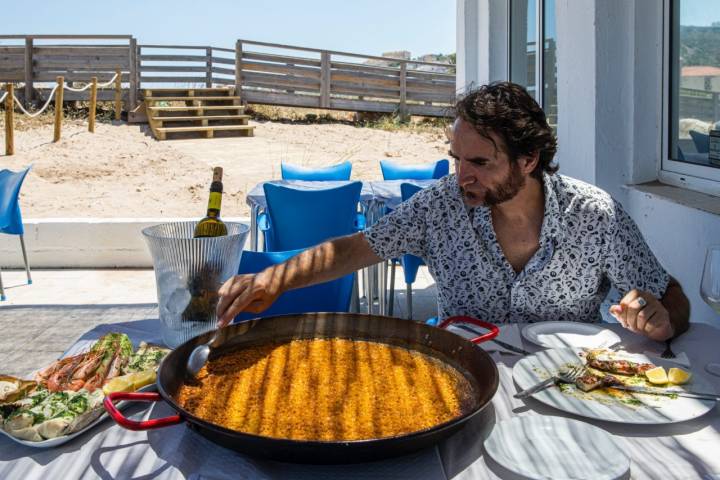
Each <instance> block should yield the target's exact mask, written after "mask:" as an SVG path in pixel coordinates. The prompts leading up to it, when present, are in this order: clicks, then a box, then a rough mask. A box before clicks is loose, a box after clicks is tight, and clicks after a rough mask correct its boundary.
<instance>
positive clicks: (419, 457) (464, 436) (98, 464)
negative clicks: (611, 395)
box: [0, 306, 720, 480]
mask: <svg viewBox="0 0 720 480" xmlns="http://www.w3.org/2000/svg"><path fill="white" fill-rule="evenodd" d="M87 307H88V306H81V307H67V308H63V309H55V313H53V307H27V308H22V309H12V308H8V309H3V310H2V313H3V314H2V315H1V316H0V326H4V327H6V328H7V327H8V326H16V325H22V324H24V323H25V322H26V321H27V318H28V315H31V314H33V310H36V311H37V312H38V313H39V314H38V315H35V316H34V317H31V318H36V319H37V320H35V321H34V324H33V327H32V328H36V329H42V328H54V326H55V325H57V324H58V323H61V324H62V322H64V321H65V322H68V321H67V320H64V319H67V318H73V319H75V320H76V321H77V322H86V323H87V322H90V321H97V318H98V312H102V315H101V317H100V318H101V321H103V322H108V323H105V324H102V325H98V326H97V327H95V328H93V329H92V330H90V331H88V332H87V333H85V334H84V335H82V337H81V340H82V341H86V342H89V341H91V340H92V339H95V338H98V337H99V336H100V335H102V334H103V333H106V332H108V331H125V332H127V333H128V334H129V335H130V337H131V338H132V339H133V341H134V342H138V341H139V340H140V339H145V340H150V341H158V340H159V324H158V320H157V319H156V316H157V311H155V312H154V316H153V315H149V314H148V312H149V310H148V307H147V306H138V307H137V308H136V309H133V308H132V307H127V306H126V307H118V306H98V308H95V309H94V308H87ZM129 318H130V319H137V320H133V321H123V320H124V319H129ZM607 326H608V328H610V329H612V330H614V331H616V332H617V333H618V334H619V335H620V336H621V338H622V339H623V341H624V342H626V348H628V349H629V350H633V351H643V350H647V349H653V350H657V351H660V350H662V347H663V345H661V344H659V343H655V342H651V341H649V340H645V339H643V338H641V337H638V336H635V335H633V334H631V333H628V332H626V331H625V330H624V329H623V328H622V327H621V326H620V325H617V324H609V325H607ZM13 328H17V327H13ZM503 328H512V329H519V328H520V326H518V325H509V326H506V327H503ZM54 336H55V338H56V341H58V342H59V341H66V342H67V343H66V345H68V346H69V345H71V344H72V343H73V340H74V339H73V338H72V336H71V335H68V334H67V333H63V332H62V330H61V329H57V330H55V334H54ZM717 345H720V330H718V329H717V328H714V327H711V326H709V325H705V324H693V325H692V326H691V329H690V331H689V332H688V333H687V334H685V335H683V336H682V337H680V338H679V339H678V340H676V341H675V342H674V343H673V349H675V350H676V351H678V352H679V351H685V352H686V353H687V354H688V356H689V358H690V361H691V362H692V364H693V366H694V367H695V368H698V369H699V370H702V366H703V365H704V364H705V363H706V362H707V361H709V360H710V359H711V358H713V355H715V358H716V357H717V354H716V353H715V352H717V350H716V348H717ZM522 346H523V347H524V348H526V349H528V350H531V351H536V350H538V349H537V348H536V347H534V346H532V345H530V344H527V343H525V344H523V345H522ZM23 348H27V345H23V344H20V343H18V342H16V341H13V340H12V339H10V340H8V339H7V337H5V336H4V337H2V338H0V350H2V351H3V352H6V353H7V352H9V353H10V354H11V355H12V354H13V352H19V351H22V349H23ZM488 348H490V347H488ZM38 353H39V354H42V352H38ZM491 355H492V357H493V358H494V359H495V360H496V362H497V363H498V370H499V372H500V387H499V389H498V392H497V394H496V395H495V397H494V398H493V400H492V403H491V404H490V405H488V407H487V408H486V409H485V410H484V411H483V412H482V413H481V414H480V415H478V416H477V417H476V418H475V419H473V421H471V422H469V423H468V424H467V425H466V426H465V427H464V428H463V429H462V430H461V431H460V432H458V433H457V434H455V435H454V436H452V437H450V438H449V439H447V440H445V441H444V442H442V443H440V444H439V445H437V446H435V447H431V448H428V449H426V450H423V451H420V452H417V453H414V454H411V455H406V456H404V457H399V458H394V459H388V460H384V461H380V462H371V463H364V464H355V465H335V466H332V465H331V466H316V465H294V464H283V463H278V462H271V461H265V460H257V459H253V458H250V457H246V456H243V455H241V454H238V453H235V452H233V451H231V450H226V449H224V448H222V447H220V446H218V445H215V444H214V443H212V442H210V441H209V440H207V439H205V438H204V437H202V436H200V435H198V434H196V433H194V432H193V431H191V430H190V429H188V428H187V427H185V426H184V425H177V426H173V427H169V428H165V429H161V430H155V431H150V432H131V431H129V430H125V429H123V428H122V427H119V426H117V425H114V424H113V423H112V421H111V420H107V421H105V422H103V423H102V424H100V425H99V426H97V427H96V428H95V429H94V430H91V431H89V432H87V433H86V434H85V435H81V436H80V437H78V438H76V439H75V440H73V441H72V442H69V443H67V444H65V445H63V446H61V447H59V448H56V449H51V450H37V449H32V448H28V447H24V446H22V445H19V444H16V443H14V442H12V441H10V440H9V439H6V438H4V437H3V438H0V478H8V479H14V478H22V479H45V478H97V477H101V478H131V477H132V478H162V479H176V478H192V479H201V478H202V479H218V480H219V479H226V478H227V479H229V478H238V477H240V478H263V479H271V478H308V479H324V478H328V479H329V478H353V479H370V478H400V479H402V478H408V479H410V478H412V479H446V478H456V479H459V480H470V479H496V478H513V476H512V474H511V473H510V472H508V471H506V470H505V469H503V468H502V467H500V466H498V465H496V464H495V463H494V462H493V461H492V460H491V459H489V458H486V457H485V455H484V451H483V446H482V444H483V441H484V439H485V438H487V436H488V435H489V433H490V432H491V431H492V428H493V426H494V424H495V423H497V422H499V421H502V420H505V419H508V418H510V417H513V416H515V415H538V414H543V415H555V416H570V415H566V414H564V413H562V412H560V411H558V410H555V409H553V408H550V407H546V406H544V405H542V404H540V403H539V402H537V401H534V400H532V399H529V400H524V401H523V400H516V399H514V398H512V394H513V393H515V392H516V391H517V389H516V387H515V386H514V385H513V381H512V366H513V365H514V364H515V362H516V361H517V360H518V359H519V358H520V357H518V356H510V355H501V354H499V353H497V352H495V353H491ZM43 365H44V363H38V364H35V365H34V368H38V367H41V366H43ZM28 373H29V372H28ZM712 381H713V382H714V385H715V387H716V389H720V379H718V378H716V377H713V378H712ZM169 410H170V409H169V408H168V407H167V406H165V405H163V404H155V405H153V406H152V407H149V408H148V407H146V406H143V405H141V404H139V405H137V406H131V407H130V408H128V409H127V410H126V413H127V414H128V415H130V416H131V417H132V418H135V419H147V418H151V417H153V418H157V417H160V416H165V415H167V414H169V413H171V412H170V411H169ZM583 421H588V423H592V424H594V425H596V426H599V427H600V428H603V429H605V430H607V431H608V432H610V433H612V434H613V435H615V436H616V437H617V438H618V441H619V442H620V443H621V447H622V448H623V449H624V450H625V451H626V452H628V454H629V455H630V456H631V458H632V467H631V477H632V478H637V479H645V478H648V479H658V478H662V479H670V478H707V479H710V478H716V477H713V475H715V476H717V475H718V474H720V456H719V455H717V452H718V447H719V446H720V408H719V407H717V406H716V407H715V408H714V409H713V410H711V411H710V412H709V413H707V414H706V415H704V416H702V417H700V418H698V419H695V420H692V421H689V422H683V423H680V424H677V425H667V426H660V425H658V426H647V427H639V426H622V425H613V424H609V423H604V422H600V421H589V420H583ZM518 448H522V446H521V445H518Z"/></svg>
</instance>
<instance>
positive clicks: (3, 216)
mask: <svg viewBox="0 0 720 480" xmlns="http://www.w3.org/2000/svg"><path fill="white" fill-rule="evenodd" d="M29 171H30V167H27V168H26V169H25V170H22V171H20V172H12V171H10V170H0V233H7V234H10V235H19V236H20V248H22V255H23V260H24V261H25V273H27V279H28V284H31V283H32V278H31V277H30V266H29V264H28V259H27V251H26V250H25V239H24V237H23V235H24V234H25V229H24V228H23V223H22V214H21V213H20V204H19V203H18V196H19V195H20V187H21V186H22V183H23V181H24V180H25V176H27V174H28V172H29ZM5 298H6V297H5V290H4V289H3V284H2V275H0V301H2V300H5Z"/></svg>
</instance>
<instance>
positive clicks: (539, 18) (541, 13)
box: [506, 0, 546, 110]
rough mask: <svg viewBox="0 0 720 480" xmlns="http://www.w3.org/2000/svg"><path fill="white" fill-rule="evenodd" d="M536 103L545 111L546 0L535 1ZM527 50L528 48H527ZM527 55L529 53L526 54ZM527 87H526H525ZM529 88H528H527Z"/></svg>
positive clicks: (509, 46)
mask: <svg viewBox="0 0 720 480" xmlns="http://www.w3.org/2000/svg"><path fill="white" fill-rule="evenodd" d="M535 2H536V3H535V5H536V12H535V13H536V15H535V101H536V102H537V103H538V105H540V107H541V108H542V109H543V110H545V108H546V105H545V0H535ZM512 3H513V2H512V0H508V1H507V52H508V53H507V60H508V61H507V71H506V78H507V79H508V80H510V79H512V65H513V60H512V56H513V49H512V19H513V11H512ZM526 48H527V47H526ZM525 55H527V53H525ZM523 86H524V87H526V86H525V85H523ZM526 88H527V87H526Z"/></svg>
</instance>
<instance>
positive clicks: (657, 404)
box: [513, 349, 715, 425]
mask: <svg viewBox="0 0 720 480" xmlns="http://www.w3.org/2000/svg"><path fill="white" fill-rule="evenodd" d="M633 357H634V358H636V359H637V360H640V361H645V362H648V361H650V359H648V358H647V357H646V356H644V355H633ZM576 363H582V361H581V360H580V359H579V358H578V356H577V355H576V354H575V351H574V350H571V349H556V350H543V351H541V352H538V353H536V354H535V355H529V356H527V357H525V358H522V359H520V360H519V361H518V362H517V363H516V364H515V366H514V367H513V380H515V383H516V384H517V386H518V387H519V390H525V389H526V388H530V387H531V386H533V385H536V384H537V383H539V382H541V381H542V380H545V379H546V378H548V377H549V376H550V375H551V374H554V373H556V372H557V371H558V370H559V369H560V368H561V367H563V366H565V365H567V364H576ZM652 363H655V364H659V365H662V366H664V367H666V368H668V367H671V366H674V364H673V363H672V362H669V363H665V362H664V361H663V360H660V361H658V360H656V359H653V361H652ZM692 373H693V376H692V379H691V381H690V383H688V384H687V385H685V386H684V387H685V388H686V389H687V390H692V391H696V392H705V393H714V392H715V389H714V388H713V386H712V384H711V383H710V382H709V381H708V380H707V379H706V378H705V377H704V376H703V375H702V374H699V373H698V372H692ZM673 388H681V387H673ZM519 390H518V391H519ZM626 393H628V394H629V392H626ZM532 397H533V398H535V399H536V400H539V401H540V402H542V403H544V404H546V405H550V406H551V407H555V408H557V409H560V410H562V411H564V412H568V413H573V414H575V415H580V416H582V417H587V418H595V419H597V420H604V421H607V422H616V423H626V424H635V425H647V424H668V423H677V422H684V421H686V420H691V419H693V418H697V417H699V416H701V415H704V414H705V413H707V412H708V411H709V410H711V409H712V408H713V407H714V406H715V401H714V400H699V399H694V398H686V397H677V398H671V397H666V396H662V395H647V394H639V393H638V394H632V396H625V397H624V398H631V399H632V400H633V402H634V403H637V404H628V403H623V402H622V401H621V400H620V399H618V398H614V397H610V396H607V395H602V394H601V393H599V392H591V393H590V394H585V393H581V392H579V391H578V392H577V393H571V394H566V393H562V392H561V391H560V389H559V388H558V387H557V386H551V387H549V388H546V389H544V390H541V391H539V392H537V393H535V394H533V395H532Z"/></svg>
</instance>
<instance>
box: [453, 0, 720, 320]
mask: <svg viewBox="0 0 720 480" xmlns="http://www.w3.org/2000/svg"><path fill="white" fill-rule="evenodd" d="M505 1H506V0H505ZM458 3H463V4H464V6H465V8H467V4H468V3H474V4H475V5H476V7H477V8H479V9H480V12H481V13H482V9H483V8H485V13H486V14H487V15H488V18H486V19H485V21H486V22H487V23H489V24H491V25H493V24H497V23H501V22H504V24H507V18H501V19H498V20H495V19H494V18H493V17H492V13H493V8H490V7H487V6H486V5H487V4H488V3H489V2H488V0H458ZM498 3H499V2H493V7H494V9H495V11H497V10H501V8H499V5H498ZM662 3H663V2H660V1H658V0H635V1H632V2H629V1H626V0H557V1H556V26H557V36H558V46H557V55H558V111H559V116H558V142H559V150H558V161H559V163H560V172H561V173H563V174H565V175H569V176H572V177H576V178H579V179H581V180H584V181H587V182H589V183H592V184H595V185H597V186H599V187H601V188H603V189H605V190H607V191H608V192H610V193H611V194H612V195H613V196H614V197H615V198H617V199H618V200H619V201H620V202H621V203H622V204H623V205H624V207H625V208H626V210H628V212H629V213H630V215H631V216H632V217H633V219H634V220H635V221H636V222H637V224H638V225H639V227H640V229H641V231H642V232H643V235H644V236H645V239H646V240H647V242H648V244H649V245H650V246H651V248H652V249H653V251H654V252H655V253H656V255H657V256H658V258H660V260H661V262H662V264H663V265H664V266H665V268H666V269H667V270H668V272H669V273H670V274H672V275H673V276H675V277H676V278H677V279H678V280H679V281H680V283H681V285H682V286H683V288H684V290H685V292H686V294H687V295H688V297H689V299H690V302H691V308H692V315H691V321H693V322H708V323H713V322H717V321H718V320H720V319H718V317H717V314H715V313H714V312H713V311H712V309H710V307H708V306H707V305H706V304H705V303H704V302H703V301H702V299H701V298H700V295H699V290H700V276H701V274H702V266H703V261H704V255H705V250H706V248H707V247H708V245H711V244H717V243H720V215H719V214H718V212H720V198H718V199H717V204H716V205H719V206H718V207H717V208H714V206H713V200H714V198H713V197H708V196H701V195H700V194H695V193H693V192H688V191H684V190H682V189H679V188H676V187H662V188H647V187H646V185H644V184H646V183H647V182H653V181H655V180H657V178H658V170H659V167H660V161H661V157H662V151H663V150H662V138H663V131H662V124H663V122H662V120H663V104H662V96H663V90H662V88H663V78H662V71H663V70H662V67H663V64H662V62H663V53H662V45H663V30H662V28H663V27H662V18H663V17H662V16H663V6H662ZM458 14H460V10H459V9H458ZM459 20H460V18H459ZM469 20H472V19H467V18H465V19H463V21H464V22H465V24H466V27H468V25H467V24H468V21H469ZM477 36H478V38H481V39H482V38H483V33H482V32H481V31H480V32H478V34H477ZM494 41H495V43H497V42H498V41H499V40H498V39H495V40H494ZM505 41H506V42H507V37H506V38H505ZM488 45H492V44H488ZM481 48H485V49H486V50H485V51H484V52H483V53H482V54H480V53H479V52H478V50H479V49H481ZM487 48H488V46H486V44H484V43H482V42H478V41H475V43H474V44H466V45H463V44H458V57H459V56H460V55H461V52H463V51H467V52H468V53H471V52H478V53H474V54H476V55H478V58H484V57H488V58H489V60H488V61H487V62H486V63H487V65H494V67H493V68H492V69H491V68H490V67H488V68H487V71H489V72H493V73H494V74H496V75H497V74H498V72H500V71H501V70H502V68H499V67H498V66H497V63H498V61H499V60H498V59H501V58H502V57H503V56H505V57H506V56H507V54H506V50H505V52H502V51H501V52H499V53H497V54H495V53H494V52H493V51H492V50H487ZM481 67H482V65H480V67H479V69H480V71H482V68H481ZM493 69H494V70H493ZM505 75H506V74H505ZM475 78H483V77H470V76H467V75H466V76H465V77H463V78H461V77H460V75H458V86H461V84H462V83H463V82H467V81H469V80H474V79H475ZM503 78H506V77H503ZM708 199H710V200H708ZM708 205H710V208H708ZM713 212H715V213H713Z"/></svg>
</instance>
